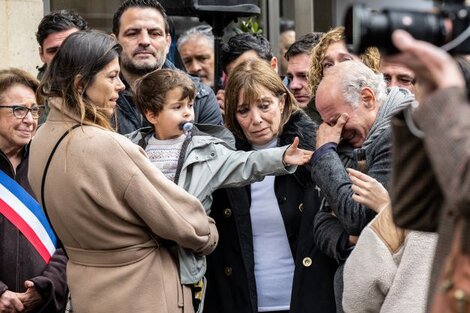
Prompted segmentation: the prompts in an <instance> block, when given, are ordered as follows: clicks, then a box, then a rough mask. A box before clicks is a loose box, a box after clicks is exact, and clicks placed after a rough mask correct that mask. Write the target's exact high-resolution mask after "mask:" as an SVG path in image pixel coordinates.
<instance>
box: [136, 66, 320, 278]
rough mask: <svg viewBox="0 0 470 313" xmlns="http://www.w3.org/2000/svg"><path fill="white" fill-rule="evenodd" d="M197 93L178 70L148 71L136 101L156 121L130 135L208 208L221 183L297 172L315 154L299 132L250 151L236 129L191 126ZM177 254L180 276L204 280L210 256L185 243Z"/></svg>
mask: <svg viewBox="0 0 470 313" xmlns="http://www.w3.org/2000/svg"><path fill="white" fill-rule="evenodd" d="M195 97H196V94H195V87H194V85H193V82H192V81H191V79H190V78H189V77H188V76H187V75H186V74H185V73H183V72H181V71H179V70H169V69H161V70H157V71H154V72H152V73H149V74H147V75H145V76H144V77H142V78H141V79H140V80H138V81H137V84H136V92H135V103H136V105H137V107H138V109H139V110H140V111H141V112H142V113H143V114H144V115H145V117H146V118H147V120H148V121H149V122H150V124H152V126H151V127H146V128H142V129H139V130H137V131H136V132H133V133H131V134H129V135H127V136H128V137H129V138H130V139H131V140H132V141H133V142H134V143H136V144H138V145H140V146H141V147H142V148H144V150H145V152H147V155H148V157H149V159H150V160H151V161H152V163H153V164H154V165H155V166H156V167H157V168H159V169H160V170H161V171H162V172H163V174H164V175H165V176H166V177H167V178H168V179H170V180H172V181H174V182H175V183H176V184H178V185H179V186H181V187H182V188H184V189H185V190H186V191H188V192H189V193H191V194H192V195H194V196H196V197H197V198H198V199H199V200H200V201H201V203H202V204H203V206H204V208H205V209H206V212H207V214H209V209H210V207H211V204H212V193H213V192H214V191H215V190H216V189H219V188H225V187H239V186H243V185H248V184H250V183H252V182H254V181H259V180H262V179H263V178H264V176H267V175H283V174H289V173H293V172H294V171H295V170H296V166H295V165H303V164H305V163H307V162H308V161H309V160H310V157H311V155H312V151H307V150H302V149H299V148H298V143H299V140H298V138H296V139H295V140H294V142H293V143H292V144H291V145H290V146H285V147H278V148H272V149H263V150H257V151H248V152H246V151H237V150H236V149H235V148H234V146H235V139H234V138H233V135H232V133H231V132H230V131H229V130H227V129H226V128H224V127H222V126H216V125H195V126H194V127H191V126H192V124H191V122H192V121H193V120H194V110H193V101H194V98H195ZM183 125H184V127H183ZM178 254H179V261H180V276H181V282H182V283H183V284H195V283H197V282H199V281H200V280H201V279H202V278H203V276H204V273H205V270H206V263H205V257H202V256H194V255H193V254H192V253H191V252H190V251H188V250H185V249H183V248H179V250H178Z"/></svg>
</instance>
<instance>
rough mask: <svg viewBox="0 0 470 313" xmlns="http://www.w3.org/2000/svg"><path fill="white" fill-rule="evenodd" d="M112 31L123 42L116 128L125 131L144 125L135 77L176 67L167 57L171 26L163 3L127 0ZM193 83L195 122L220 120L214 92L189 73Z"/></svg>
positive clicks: (117, 16) (154, 0) (119, 9)
mask: <svg viewBox="0 0 470 313" xmlns="http://www.w3.org/2000/svg"><path fill="white" fill-rule="evenodd" d="M113 34H114V36H115V37H116V38H117V40H118V42H119V43H120V44H121V46H122V51H121V55H120V64H121V74H122V81H123V82H124V84H125V85H126V90H124V91H123V92H121V93H120V95H119V99H118V101H117V104H118V105H117V108H116V113H115V114H116V116H115V118H116V120H115V122H116V123H117V124H116V126H117V131H118V132H119V133H121V134H127V133H130V132H132V131H135V130H137V129H139V128H142V127H143V126H145V125H147V121H146V120H145V118H144V116H143V115H142V113H141V112H139V110H138V109H137V107H136V106H135V104H134V101H133V99H132V90H133V88H134V85H135V81H136V80H137V79H139V78H140V77H142V76H144V75H145V74H147V73H150V72H152V71H154V70H157V69H161V68H170V69H176V67H175V66H174V65H173V64H172V63H171V62H170V61H169V60H167V59H166V55H167V53H168V50H169V48H170V45H171V37H170V26H169V24H168V18H167V15H166V13H165V9H164V8H163V6H162V5H161V4H160V3H159V2H158V1H156V0H127V1H124V2H123V3H122V4H121V6H120V7H119V8H118V9H117V11H116V12H115V13H114V17H113ZM191 79H192V80H193V82H194V83H195V85H196V89H197V94H196V99H195V101H194V113H195V122H197V123H201V124H216V125H220V124H222V116H221V114H220V111H219V109H218V105H217V101H216V98H215V95H214V92H213V91H212V89H211V88H209V87H208V86H206V85H203V84H202V83H201V82H200V80H199V78H196V77H191Z"/></svg>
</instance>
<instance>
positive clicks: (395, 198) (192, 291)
mask: <svg viewBox="0 0 470 313" xmlns="http://www.w3.org/2000/svg"><path fill="white" fill-rule="evenodd" d="M294 30H295V28H293V25H291V24H289V23H288V25H287V26H286V25H284V26H283V27H281V31H282V32H283V33H284V34H283V36H282V38H283V39H282V40H283V44H282V45H281V47H280V48H281V50H282V60H278V59H277V58H276V57H275V56H274V53H273V51H272V49H271V45H270V43H269V41H268V40H267V39H266V38H265V37H264V36H262V35H259V34H250V33H241V34H236V35H233V36H232V37H230V38H229V39H228V40H227V41H226V42H225V43H223V45H222V47H221V49H220V50H221V55H220V59H219V60H216V59H215V58H214V51H213V50H214V36H213V34H212V32H211V28H210V26H207V25H200V26H196V27H194V28H191V29H188V30H187V31H185V32H184V33H183V34H182V35H181V36H180V37H179V38H178V40H177V43H176V46H177V50H178V53H179V54H180V56H181V60H182V63H183V67H184V68H182V69H178V68H177V67H176V66H175V65H174V64H173V63H172V62H171V61H170V60H169V59H168V57H167V55H168V52H169V50H170V46H171V43H172V41H174V40H175V39H174V38H172V36H171V34H170V23H169V19H168V17H167V15H166V13H165V8H164V7H163V6H162V5H161V4H160V3H159V2H158V1H157V0H126V1H124V2H123V3H122V4H121V5H120V6H119V8H117V10H116V12H115V14H114V16H113V25H112V34H105V33H103V32H100V31H96V30H92V29H90V27H89V25H88V23H87V22H86V21H85V20H84V19H83V18H82V17H81V16H80V15H78V14H77V13H75V12H72V11H67V10H60V11H54V12H52V13H50V14H47V15H46V16H44V18H43V19H42V21H41V22H40V24H39V26H38V30H37V33H36V37H37V41H38V44H39V53H40V58H41V60H42V62H43V63H44V65H43V66H42V67H40V68H38V70H39V72H38V73H36V74H37V75H36V76H37V78H36V77H34V76H33V75H32V74H31V73H27V72H25V71H23V70H21V69H18V68H9V69H0V233H1V236H0V264H1V267H0V313H3V312H5V313H6V312H48V313H55V312H57V313H59V312H61V313H62V312H77V313H86V312H90V313H99V312H103V313H104V312H116V313H118V312H161V313H173V312H174V313H193V312H198V313H199V312H208V313H257V312H272V313H287V312H290V313H306V312H309V313H316V312H318V313H341V312H347V313H348V312H351V313H354V312H357V313H363V312H386V313H387V312H416V313H420V312H434V313H437V312H439V313H440V312H466V311H467V309H468V308H470V280H469V279H468V270H470V257H469V253H470V245H469V244H468V242H469V241H468V238H469V237H468V236H467V234H468V230H469V226H468V216H469V214H468V212H467V204H468V203H467V201H468V193H467V188H469V186H468V179H467V175H468V172H467V171H466V169H467V167H468V164H467V163H468V162H469V160H468V153H469V151H468V150H469V147H470V144H469V139H468V136H466V135H465V129H468V128H469V127H470V126H469V122H468V118H467V117H468V115H467V114H470V112H468V110H470V106H469V103H468V102H469V99H468V88H467V85H466V84H467V81H466V78H467V77H470V76H469V75H470V61H468V60H467V59H466V58H465V57H459V58H458V60H457V61H456V60H455V59H453V58H452V57H451V56H450V55H449V54H447V53H446V52H444V51H443V50H441V49H440V48H438V47H435V46H433V45H432V44H429V43H426V42H423V41H418V40H415V39H414V38H412V37H411V36H410V35H409V34H408V33H406V32H404V31H395V33H394V34H393V38H392V40H393V43H394V45H395V46H396V47H397V48H398V49H399V51H400V53H398V54H397V55H393V56H381V55H380V53H379V50H378V49H377V48H375V47H370V48H368V49H367V50H366V51H365V53H364V54H362V55H354V54H352V53H351V52H349V51H348V49H347V48H346V43H345V29H344V27H335V28H332V29H331V30H329V31H328V32H325V33H318V32H312V33H309V34H304V35H303V36H300V37H299V38H298V39H297V40H296V41H293V37H294V36H295V31H294ZM284 41H285V43H284ZM287 42H288V43H287ZM215 62H220V66H221V68H222V69H223V71H224V84H223V85H224V86H223V89H220V90H216V93H214V90H213V89H212V88H213V87H214V64H215ZM457 309H458V310H460V311H455V310H457Z"/></svg>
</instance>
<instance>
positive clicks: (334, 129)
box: [316, 113, 349, 149]
mask: <svg viewBox="0 0 470 313" xmlns="http://www.w3.org/2000/svg"><path fill="white" fill-rule="evenodd" d="M348 119H349V115H348V114H347V113H343V114H341V115H340V117H339V118H338V119H337V120H336V121H335V122H334V123H332V122H323V123H322V124H321V125H320V127H318V130H317V142H316V148H317V149H318V148H320V147H321V146H323V145H324V144H327V143H329V142H335V143H339V142H340V140H341V133H342V132H343V127H344V125H345V124H346V122H347V121H348Z"/></svg>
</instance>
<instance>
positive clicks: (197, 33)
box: [176, 25, 214, 50]
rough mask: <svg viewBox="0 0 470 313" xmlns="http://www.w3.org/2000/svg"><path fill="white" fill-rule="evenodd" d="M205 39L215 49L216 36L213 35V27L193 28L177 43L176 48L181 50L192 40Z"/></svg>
mask: <svg viewBox="0 0 470 313" xmlns="http://www.w3.org/2000/svg"><path fill="white" fill-rule="evenodd" d="M198 37H203V38H206V39H207V42H208V43H210V45H211V46H212V47H214V35H213V34H212V27H210V26H209V25H199V26H195V27H192V28H190V29H188V30H187V31H185V32H184V33H183V34H182V35H181V36H180V37H179V38H178V41H177V42H176V47H177V49H178V50H179V49H180V47H181V45H183V44H184V43H185V42H186V41H188V40H189V39H191V38H198Z"/></svg>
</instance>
